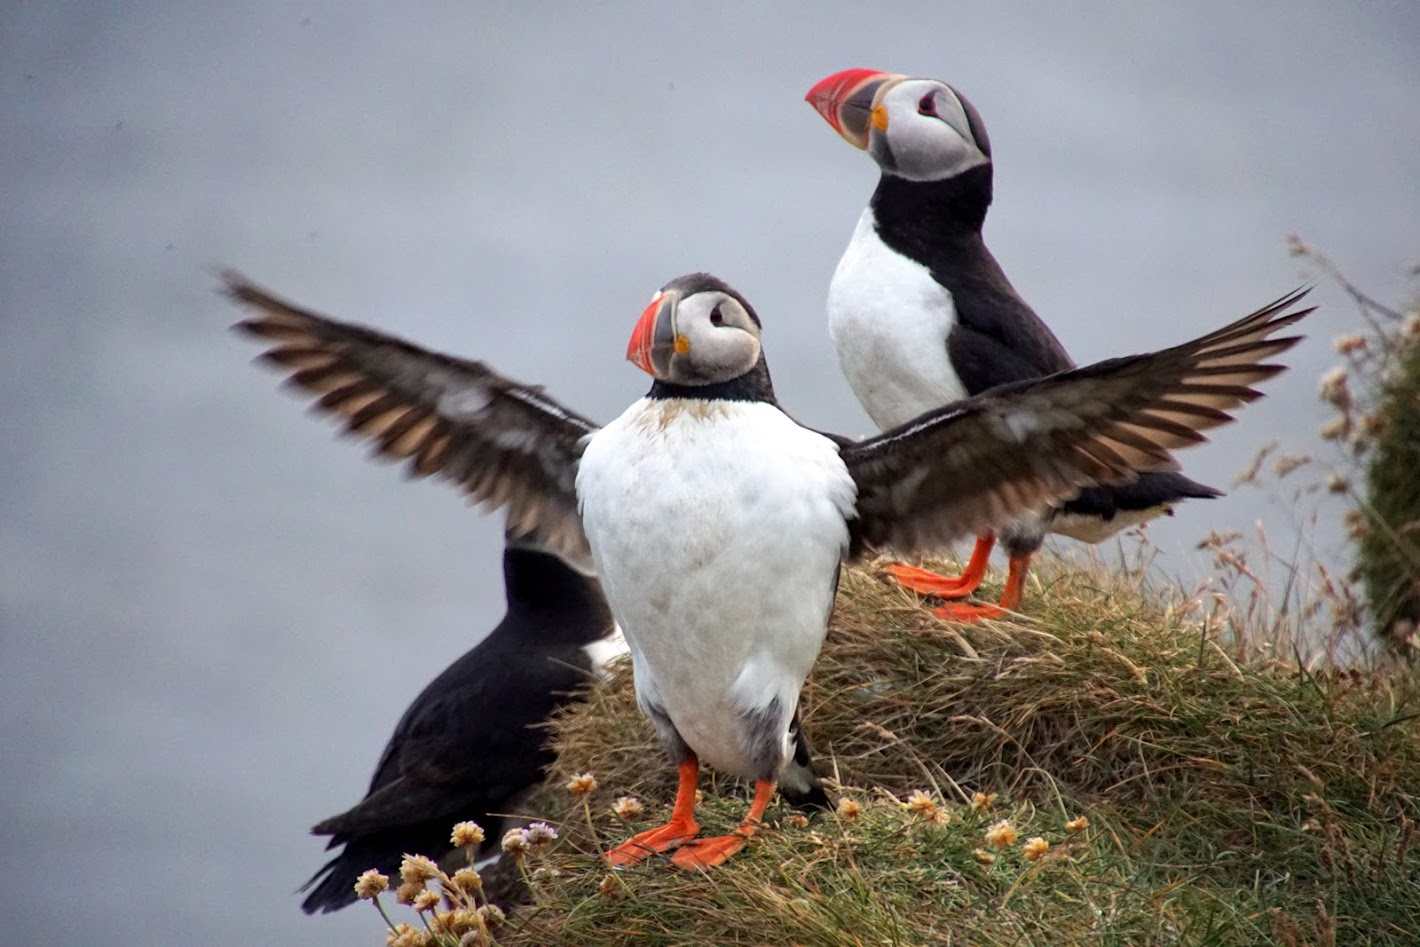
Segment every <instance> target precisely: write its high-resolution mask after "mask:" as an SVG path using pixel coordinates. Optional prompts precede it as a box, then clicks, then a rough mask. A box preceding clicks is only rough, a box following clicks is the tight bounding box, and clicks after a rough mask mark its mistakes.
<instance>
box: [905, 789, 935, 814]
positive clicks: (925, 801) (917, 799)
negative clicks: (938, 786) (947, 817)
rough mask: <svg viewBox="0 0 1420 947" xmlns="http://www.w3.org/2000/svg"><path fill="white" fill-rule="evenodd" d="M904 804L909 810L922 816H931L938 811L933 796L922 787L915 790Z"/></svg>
mask: <svg viewBox="0 0 1420 947" xmlns="http://www.w3.org/2000/svg"><path fill="white" fill-rule="evenodd" d="M903 805H904V806H905V807H906V808H907V811H908V812H911V813H913V814H915V815H920V816H930V815H932V814H933V813H934V812H936V811H937V804H936V803H935V802H933V801H932V797H931V796H929V795H928V794H927V793H925V792H923V791H922V790H920V789H916V790H913V793H912V795H910V796H908V797H907V802H905V803H903Z"/></svg>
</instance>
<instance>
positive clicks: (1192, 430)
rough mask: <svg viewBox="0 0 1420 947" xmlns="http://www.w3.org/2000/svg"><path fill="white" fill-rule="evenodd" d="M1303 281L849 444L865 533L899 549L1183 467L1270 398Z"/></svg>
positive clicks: (1290, 339) (1300, 312) (1298, 313)
mask: <svg viewBox="0 0 1420 947" xmlns="http://www.w3.org/2000/svg"><path fill="white" fill-rule="evenodd" d="M1306 292H1307V290H1306V289H1302V290H1298V291H1296V292H1293V293H1289V294H1288V295H1286V296H1283V297H1282V298H1281V299H1279V300H1277V301H1276V302H1274V303H1272V304H1270V305H1268V306H1264V307H1263V308H1262V309H1259V310H1257V311H1256V312H1254V313H1252V314H1250V315H1248V316H1245V317H1243V318H1242V319H1239V320H1238V321H1237V322H1234V323H1232V324H1231V325H1228V326H1225V327H1223V328H1222V329H1219V330H1217V331H1216V332H1212V333H1209V334H1208V335H1205V336H1203V337H1201V338H1199V339H1195V340H1194V341H1192V342H1186V343H1184V344H1183V345H1178V346H1174V347H1173V348H1170V349H1165V350H1163V351H1160V352H1155V353H1152V354H1149V355H1136V356H1131V357H1128V358H1118V359H1110V360H1108V361H1105V362H1100V363H1098V364H1095V365H1090V366H1087V367H1084V368H1078V369H1073V370H1071V371H1066V372H1060V373H1058V374H1055V375H1051V376H1048V377H1045V378H1039V379H1031V380H1027V381H1022V382H1016V383H1013V384H1011V385H1004V386H1001V387H998V388H994V389H991V390H990V391H987V392H984V393H982V394H980V395H977V396H976V397H973V398H969V399H966V400H964V401H959V402H956V403H954V404H950V405H946V406H944V407H942V408H939V409H937V410H935V411H930V412H928V413H926V414H924V415H922V416H920V417H918V418H916V419H914V420H912V421H909V422H908V423H906V424H904V425H901V426H900V427H897V428H893V429H892V430H889V431H885V432H883V433H882V434H879V435H877V436H875V437H871V438H868V439H866V440H863V441H860V442H857V443H854V444H851V445H848V446H845V447H843V448H842V450H843V458H844V461H845V463H847V465H848V469H849V471H850V472H851V473H852V475H853V478H854V480H855V481H856V482H857V484H858V514H859V517H860V521H861V528H862V536H863V539H864V540H866V542H867V543H868V544H869V545H870V546H882V545H888V546H892V547H894V548H896V549H898V550H899V551H901V552H910V551H914V550H918V549H924V548H931V547H934V546H940V545H941V544H943V543H946V542H950V541H951V540H953V539H957V538H959V537H962V536H966V535H970V534H973V533H974V534H981V533H984V532H987V531H989V530H991V529H995V528H997V527H999V526H1002V525H1004V524H1005V523H1006V522H1008V521H1009V520H1011V519H1015V518H1018V517H1020V516H1022V515H1025V514H1029V513H1032V512H1037V511H1041V510H1044V509H1046V508H1048V507H1050V506H1052V505H1055V504H1058V503H1060V502H1062V501H1065V500H1069V499H1071V498H1073V497H1074V496H1075V495H1076V494H1077V493H1078V492H1079V491H1080V489H1082V488H1084V487H1088V486H1094V485H1099V484H1104V485H1112V484H1122V483H1128V482H1130V481H1132V480H1133V479H1135V478H1136V477H1137V476H1138V474H1139V473H1141V472H1145V471H1163V470H1174V469H1177V466H1178V464H1177V462H1176V461H1175V460H1174V458H1173V456H1172V455H1171V453H1170V451H1173V450H1176V449H1178V448H1180V447H1188V446H1190V445H1192V444H1197V443H1200V442H1202V441H1204V440H1206V438H1205V437H1204V435H1203V433H1202V432H1203V431H1206V430H1209V429H1211V428H1214V427H1217V426H1219V425H1221V424H1225V423H1227V422H1228V421H1231V420H1232V414H1231V413H1230V412H1231V411H1234V410H1236V409H1237V408H1239V407H1241V406H1242V405H1244V404H1246V403H1248V402H1250V401H1255V400H1256V399H1258V398H1260V397H1262V394H1261V392H1259V391H1257V390H1256V389H1254V388H1252V387H1251V386H1252V385H1253V384H1255V383H1257V382H1259V381H1263V380H1265V379H1268V378H1271V377H1272V376H1274V375H1276V374H1278V373H1279V372H1282V371H1284V370H1285V366H1282V365H1275V364H1268V363H1266V362H1265V359H1268V358H1271V357H1272V356H1274V355H1278V354H1280V353H1282V352H1285V351H1286V350H1287V349H1289V348H1291V347H1292V346H1293V345H1295V344H1296V343H1297V342H1298V341H1300V336H1284V337H1277V335H1276V333H1278V332H1279V331H1281V330H1282V329H1284V328H1286V327H1287V326H1290V325H1292V324H1294V323H1296V322H1297V321H1298V320H1299V319H1302V318H1303V317H1305V316H1306V315H1307V314H1308V313H1310V312H1311V311H1312V310H1311V309H1295V308H1294V306H1295V304H1296V303H1298V302H1299V301H1300V300H1301V299H1302V297H1303V296H1304V295H1306Z"/></svg>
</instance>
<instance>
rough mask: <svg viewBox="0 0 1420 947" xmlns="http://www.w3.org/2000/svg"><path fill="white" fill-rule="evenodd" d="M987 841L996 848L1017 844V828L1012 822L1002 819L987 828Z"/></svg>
mask: <svg viewBox="0 0 1420 947" xmlns="http://www.w3.org/2000/svg"><path fill="white" fill-rule="evenodd" d="M986 842H987V844H988V845H993V846H995V847H996V848H1006V847H1007V846H1009V845H1014V844H1016V830H1015V829H1014V828H1012V827H1011V823H1010V822H1007V821H1006V820H1005V819H1002V820H1001V821H1000V822H997V823H995V824H994V825H992V826H991V827H990V828H989V829H987V830H986Z"/></svg>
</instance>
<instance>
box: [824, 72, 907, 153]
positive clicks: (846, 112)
mask: <svg viewBox="0 0 1420 947" xmlns="http://www.w3.org/2000/svg"><path fill="white" fill-rule="evenodd" d="M905 78H906V76H898V75H894V74H892V73H889V72H878V71H877V70H875V69H845V70H843V71H842V72H835V73H834V74H833V75H831V76H829V77H828V78H827V79H824V80H822V81H820V82H819V83H818V84H817V85H815V86H814V87H813V88H812V89H810V90H809V94H808V95H806V96H804V100H805V101H806V102H808V103H809V104H810V105H812V106H813V107H814V108H815V109H817V110H818V113H819V114H820V115H822V116H823V118H824V121H826V122H828V124H830V125H832V126H833V130H834V131H836V132H838V134H840V135H842V136H843V139H844V140H845V141H847V142H848V144H850V145H852V146H853V147H855V148H863V149H866V148H867V147H868V136H869V135H870V133H871V129H872V128H874V127H876V128H877V129H878V131H880V132H881V131H886V130H887V113H886V112H885V111H884V110H883V109H882V108H881V106H878V104H877V103H878V101H879V100H880V99H881V96H882V93H883V92H884V91H886V89H887V88H888V87H889V84H891V83H895V82H897V81H900V80H902V79H905Z"/></svg>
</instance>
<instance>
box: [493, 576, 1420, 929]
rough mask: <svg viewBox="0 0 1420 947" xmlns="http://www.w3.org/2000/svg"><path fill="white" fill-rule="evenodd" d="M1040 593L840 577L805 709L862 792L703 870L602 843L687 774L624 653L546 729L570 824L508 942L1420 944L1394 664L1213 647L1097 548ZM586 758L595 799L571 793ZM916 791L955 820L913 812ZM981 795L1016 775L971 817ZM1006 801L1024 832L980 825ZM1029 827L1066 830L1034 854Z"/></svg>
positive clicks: (825, 756) (846, 791)
mask: <svg viewBox="0 0 1420 947" xmlns="http://www.w3.org/2000/svg"><path fill="white" fill-rule="evenodd" d="M1026 608H1027V609H1028V610H1029V612H1030V614H1031V615H1032V618H1031V619H1023V620H1022V621H1021V622H1019V623H986V624H983V625H979V626H962V625H949V624H946V623H943V622H940V621H938V620H936V619H935V618H933V617H932V616H931V615H930V614H928V613H927V612H926V611H925V610H924V609H922V608H921V607H920V605H919V604H918V602H917V601H916V600H915V599H914V598H913V597H911V596H909V595H907V594H905V593H903V592H901V591H900V590H898V589H896V588H895V587H893V586H891V585H890V584H888V583H887V582H885V581H884V580H883V579H882V578H881V577H880V575H879V574H878V572H877V570H875V569H874V568H867V569H854V570H849V571H847V572H846V573H845V575H844V579H843V584H842V588H841V592H840V598H839V604H838V613H837V615H836V616H835V619H834V624H833V628H832V630H831V632H830V636H829V641H828V643H827V645H826V647H825V651H824V654H823V656H822V657H821V658H820V661H819V663H818V664H817V665H816V667H815V671H814V676H813V678H812V679H811V681H810V684H809V687H808V689H807V691H806V693H805V697H804V713H805V716H804V719H805V726H806V728H807V730H808V732H809V734H810V736H811V738H812V740H813V742H814V745H815V749H816V752H817V755H818V757H819V759H820V762H821V764H822V768H823V770H824V771H825V772H827V773H829V774H831V775H832V777H833V779H834V781H835V783H836V784H837V785H839V786H840V787H841V794H842V795H843V796H844V797H846V798H849V799H852V800H854V801H856V802H858V803H859V804H860V805H861V814H860V815H859V816H858V818H856V819H855V820H851V821H850V820H846V819H844V818H841V817H839V816H838V815H837V814H835V813H833V812H827V813H817V814H814V815H813V816H811V817H810V818H809V819H808V820H807V822H804V820H801V819H797V818H794V817H793V813H792V810H789V809H787V808H785V807H784V806H782V805H779V804H776V805H775V806H774V807H773V808H772V809H771V810H770V814H769V818H768V820H767V825H768V827H769V831H767V832H765V833H763V834H762V835H761V836H759V837H757V838H756V839H755V840H754V841H753V842H752V843H751V844H750V846H749V847H748V848H747V849H746V850H745V851H744V852H742V853H741V854H739V855H737V856H736V857H735V858H734V859H732V860H731V861H730V862H729V863H728V864H727V865H725V866H723V867H722V868H719V869H716V870H715V871H713V872H710V873H699V872H682V871H677V870H674V869H672V868H670V867H669V866H668V864H667V863H666V862H665V861H662V860H652V861H650V862H647V863H645V864H643V865H641V866H637V867H635V868H632V869H629V870H626V871H621V872H616V873H614V874H613V873H609V872H608V871H607V870H606V868H605V865H604V862H603V861H602V854H601V853H602V852H603V851H604V850H605V849H606V848H609V847H610V846H611V845H614V844H616V843H617V842H620V841H622V840H623V839H624V838H626V837H627V836H629V835H630V834H632V833H633V832H635V831H639V830H641V829H643V828H646V827H649V826H651V825H654V824H658V823H659V821H663V820H664V817H665V815H666V814H667V812H668V808H669V803H670V800H671V797H672V795H673V778H672V776H673V774H672V771H671V768H670V766H669V764H667V763H666V762H665V761H664V757H663V755H662V754H661V751H660V750H659V748H658V747H657V746H656V745H655V741H654V739H653V737H652V735H651V732H650V729H649V726H648V725H647V724H646V722H645V721H644V720H643V719H642V717H641V715H640V713H639V712H638V711H637V710H636V707H635V700H634V696H633V694H632V689H631V681H630V674H629V670H625V669H623V671H622V673H620V674H618V675H617V676H615V677H614V679H613V680H611V681H610V682H608V683H607V684H604V685H600V686H598V687H597V688H596V689H595V690H594V691H593V693H592V695H591V698H590V700H589V701H588V702H587V703H586V704H584V705H582V706H580V707H579V708H577V709H576V710H575V711H573V712H572V713H570V714H568V715H567V716H566V717H565V718H564V719H562V720H561V721H559V722H558V724H557V725H556V728H555V731H554V736H555V739H556V740H557V743H558V745H559V751H560V759H559V763H558V769H557V772H556V773H554V776H553V779H551V780H550V781H549V787H551V788H549V789H547V790H545V791H544V792H543V794H542V795H541V796H540V798H539V799H538V800H537V801H536V802H535V803H534V805H535V810H536V811H537V812H538V813H539V814H540V816H542V817H544V818H547V819H548V820H549V821H551V822H553V823H554V824H557V825H558V826H559V828H560V830H561V834H562V838H561V840H560V841H559V842H558V843H557V844H556V846H554V847H553V848H552V850H551V851H549V852H548V853H547V854H545V855H543V856H541V857H539V858H538V859H535V860H533V861H532V862H530V863H529V865H528V866H527V869H526V871H525V877H526V879H527V881H528V885H529V894H528V898H527V902H528V903H526V904H524V905H522V906H518V907H517V910H516V912H515V913H513V916H512V918H511V920H510V923H509V926H508V927H507V928H505V929H503V930H502V931H500V932H499V936H498V943H500V944H503V945H514V944H537V945H561V944H567V945H571V944H578V945H587V944H591V945H612V944H628V945H630V944H637V945H643V944H646V945H655V944H689V945H706V947H708V945H712V944H713V945H723V944H774V945H780V944H804V945H830V944H832V945H838V944H844V945H847V944H853V945H858V944H864V945H866V944H874V945H876V944H883V945H887V944H903V945H916V944H982V945H996V944H1001V945H1005V944H1012V945H1016V944H1020V945H1025V944H1042V945H1050V947H1062V945H1070V944H1085V943H1088V944H1092V945H1093V944H1119V945H1137V944H1229V945H1231V944H1276V943H1281V944H1332V943H1335V944H1372V943H1374V944H1395V945H1401V944H1415V943H1420V855H1417V853H1416V852H1414V851H1412V849H1413V848H1415V847H1417V846H1412V841H1413V836H1414V835H1415V826H1416V823H1417V821H1420V737H1417V720H1416V719H1415V717H1414V714H1416V713H1417V712H1420V688H1417V687H1416V686H1415V682H1414V680H1413V678H1410V677H1408V676H1405V675H1406V672H1405V671H1402V670H1391V671H1387V672H1385V673H1381V672H1370V671H1360V670H1350V671H1342V670H1330V671H1325V672H1304V671H1299V670H1298V669H1297V668H1296V667H1295V666H1288V665H1287V664H1283V663H1278V662H1275V661H1268V660H1263V659H1261V658H1258V657H1256V656H1255V654H1254V653H1253V652H1251V651H1248V650H1247V649H1242V648H1239V647H1236V646H1225V645H1224V644H1222V642H1224V641H1233V640H1236V629H1223V628H1220V629H1211V628H1209V627H1207V626H1206V623H1205V622H1204V621H1203V617H1202V608H1201V606H1200V605H1199V604H1198V603H1197V602H1189V601H1186V600H1184V599H1183V598H1182V597H1181V596H1178V595H1176V594H1174V595H1170V594H1166V593H1162V592H1158V591H1155V590H1150V589H1149V588H1147V587H1142V586H1141V585H1140V583H1139V581H1138V580H1137V579H1135V578H1130V577H1127V576H1122V575H1118V574H1110V573H1108V572H1106V571H1104V570H1101V569H1083V570H1081V569H1078V568H1074V569H1070V570H1066V569H1065V568H1063V567H1062V566H1060V565H1058V564H1057V565H1055V566H1051V565H1049V564H1047V565H1046V566H1045V567H1044V574H1043V576H1042V580H1041V581H1040V582H1039V583H1038V584H1037V587H1036V588H1035V589H1034V590H1033V591H1032V592H1030V593H1028V595H1027V599H1026ZM585 771H590V772H592V773H594V774H595V775H596V777H597V780H598V782H599V788H598V789H597V790H596V791H595V792H594V793H593V794H592V795H591V796H590V797H587V798H586V800H585V802H586V803H587V808H586V809H585V810H584V808H583V802H584V800H581V799H575V798H573V797H571V796H569V795H568V794H567V793H566V792H565V791H563V790H562V789H561V786H562V784H563V783H565V781H566V779H567V778H568V777H569V776H570V775H572V774H574V773H580V772H585ZM703 788H704V790H705V800H704V803H703V805H702V806H701V809H700V819H701V823H702V828H703V830H704V831H706V832H710V833H715V832H720V831H724V830H727V829H729V828H730V827H732V826H733V825H734V824H735V823H736V822H737V820H738V819H739V817H740V816H741V815H742V813H743V811H744V807H745V805H746V802H747V796H746V793H745V790H744V788H743V787H741V786H739V785H738V784H737V783H736V782H735V781H733V780H727V779H719V780H718V781H706V782H705V783H703ZM914 790H924V791H927V792H929V793H931V794H932V795H933V797H934V798H935V799H936V800H937V801H938V802H939V803H940V804H941V807H940V808H941V811H942V812H943V813H945V817H946V818H945V822H944V823H943V824H936V822H934V821H933V820H930V819H927V818H924V817H923V816H922V815H921V814H919V813H917V812H914V811H911V810H909V809H907V808H905V807H904V805H903V804H902V800H905V799H906V798H907V797H908V795H909V794H910V793H911V792H913V791H914ZM976 792H983V793H998V794H999V797H1000V798H999V800H998V801H997V802H996V804H995V806H994V807H992V808H990V809H989V810H985V811H982V810H977V809H973V808H972V807H971V805H970V802H971V797H972V795H973V794H974V793H976ZM623 795H634V796H637V797H638V798H639V799H641V800H642V802H644V803H645V805H646V811H645V813H644V814H643V815H642V816H640V817H639V818H638V820H637V821H635V822H624V821H623V820H621V819H619V818H617V817H616V816H615V815H613V814H612V812H611V810H610V806H611V803H612V801H613V800H614V799H615V798H617V797H620V796H623ZM1078 816H1085V817H1087V819H1088V823H1089V824H1088V827H1087V828H1085V829H1083V830H1082V831H1077V832H1072V831H1069V830H1068V829H1067V828H1066V827H1065V826H1066V823H1067V822H1069V821H1070V820H1072V819H1075V818H1076V817H1078ZM999 819H1007V820H1008V821H1009V822H1010V823H1011V824H1012V826H1013V827H1014V828H1015V830H1016V831H1017V833H1018V834H1019V840H1018V841H1016V842H1015V843H1014V844H1012V845H1009V846H1007V847H1005V848H992V847H991V846H989V845H988V844H987V842H986V841H985V831H986V829H987V827H988V826H989V825H990V824H992V823H994V822H996V821H997V820H999ZM1032 836H1040V837H1042V838H1043V839H1045V840H1046V841H1047V842H1048V843H1049V844H1050V850H1049V851H1048V852H1047V853H1046V854H1045V855H1044V856H1043V857H1041V858H1040V859H1039V860H1037V861H1030V860H1028V859H1027V858H1026V852H1025V849H1024V847H1023V843H1024V840H1025V839H1027V838H1029V837H1032ZM988 855H990V856H994V859H993V860H988V859H987V856H988ZM505 906H506V905H505Z"/></svg>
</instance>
